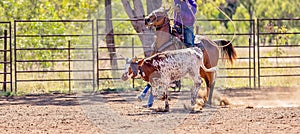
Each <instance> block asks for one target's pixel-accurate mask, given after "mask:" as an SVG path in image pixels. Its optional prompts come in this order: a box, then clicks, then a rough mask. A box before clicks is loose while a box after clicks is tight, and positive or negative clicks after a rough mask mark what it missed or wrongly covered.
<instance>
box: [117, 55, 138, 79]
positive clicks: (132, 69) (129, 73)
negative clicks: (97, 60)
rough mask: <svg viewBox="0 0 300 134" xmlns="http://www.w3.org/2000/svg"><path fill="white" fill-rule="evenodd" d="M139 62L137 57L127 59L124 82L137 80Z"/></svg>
mask: <svg viewBox="0 0 300 134" xmlns="http://www.w3.org/2000/svg"><path fill="white" fill-rule="evenodd" d="M138 67H139V61H138V59H137V57H134V58H127V59H126V63H125V70H124V72H123V74H122V76H121V79H122V80H123V81H126V80H128V78H135V77H136V76H137V75H138Z"/></svg>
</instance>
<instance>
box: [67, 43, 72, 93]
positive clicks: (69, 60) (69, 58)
mask: <svg viewBox="0 0 300 134" xmlns="http://www.w3.org/2000/svg"><path fill="white" fill-rule="evenodd" d="M70 49H71V41H70V40H68V62H69V94H70V93H71V50H70Z"/></svg>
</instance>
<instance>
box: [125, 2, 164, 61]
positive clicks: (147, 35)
mask: <svg viewBox="0 0 300 134" xmlns="http://www.w3.org/2000/svg"><path fill="white" fill-rule="evenodd" d="M130 1H132V2H133V8H132V7H131V5H130ZM122 4H123V6H124V9H125V11H126V13H127V15H128V17H129V18H130V19H135V20H132V21H131V24H132V26H133V27H134V29H135V31H136V32H137V33H140V34H139V38H140V40H141V42H142V46H143V48H144V55H145V57H148V56H150V53H151V45H152V43H153V42H154V33H153V32H152V31H151V30H149V29H147V28H146V26H145V22H144V16H145V11H144V8H143V4H142V2H141V0H122ZM161 4H162V0H147V13H148V14H149V13H150V12H152V11H153V10H154V9H157V8H159V7H160V6H161Z"/></svg>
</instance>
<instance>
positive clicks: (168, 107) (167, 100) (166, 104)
mask: <svg viewBox="0 0 300 134" xmlns="http://www.w3.org/2000/svg"><path fill="white" fill-rule="evenodd" d="M165 96H166V99H165V111H166V112H167V111H169V110H170V106H169V95H168V93H166V92H165Z"/></svg>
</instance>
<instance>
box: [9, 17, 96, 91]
mask: <svg viewBox="0 0 300 134" xmlns="http://www.w3.org/2000/svg"><path fill="white" fill-rule="evenodd" d="M49 29H50V30H49ZM53 29H54V30H53ZM93 29H94V24H93V20H15V21H14V44H15V47H14V57H15V61H14V65H15V72H14V73H15V74H14V75H15V90H17V89H22V90H26V88H28V87H30V86H32V85H34V84H35V87H34V89H39V88H42V89H44V88H49V90H50V91H51V90H52V89H56V90H57V89H63V88H68V89H69V92H70V91H71V89H72V88H76V87H78V86H76V87H74V85H75V84H79V85H81V86H82V87H86V86H89V87H90V88H93V87H94V85H95V83H94V76H95V73H94V69H95V68H94V55H95V54H94V32H93Z"/></svg>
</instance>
